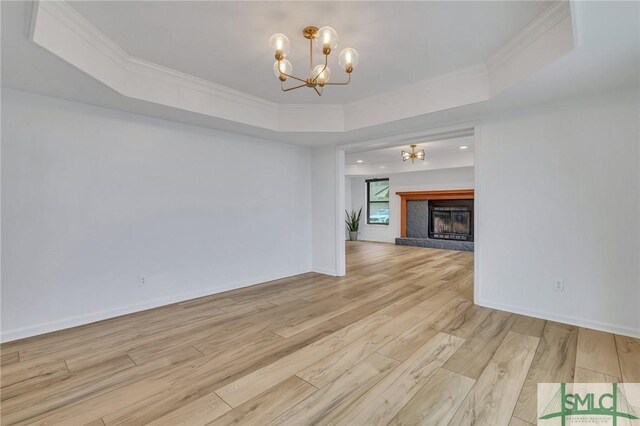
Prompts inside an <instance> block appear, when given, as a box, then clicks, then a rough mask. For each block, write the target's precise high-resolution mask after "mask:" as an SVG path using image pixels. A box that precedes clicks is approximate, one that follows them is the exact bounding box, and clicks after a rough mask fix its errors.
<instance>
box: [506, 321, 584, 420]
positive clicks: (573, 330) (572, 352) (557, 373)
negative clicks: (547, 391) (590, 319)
mask: <svg viewBox="0 0 640 426" xmlns="http://www.w3.org/2000/svg"><path fill="white" fill-rule="evenodd" d="M577 341H578V328H577V327H574V326H570V325H562V324H558V323H554V322H547V324H546V325H545V328H544V330H543V332H542V337H541V339H540V344H539V345H538V348H537V350H536V354H535V357H534V359H533V362H532V363H531V368H530V369H529V372H528V374H527V379H526V381H525V383H524V386H523V387H522V391H521V392H520V396H519V398H518V403H517V404H516V408H515V410H514V412H513V415H514V416H516V417H518V418H519V419H522V420H525V421H527V422H529V423H533V424H536V423H537V422H538V420H537V416H536V413H537V409H538V405H537V397H538V396H537V395H538V383H568V382H572V381H573V378H574V367H575V363H576V346H577Z"/></svg>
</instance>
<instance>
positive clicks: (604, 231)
mask: <svg viewBox="0 0 640 426" xmlns="http://www.w3.org/2000/svg"><path fill="white" fill-rule="evenodd" d="M638 105H639V102H638V90H637V88H636V89H632V90H627V92H626V93H610V94H601V95H598V96H591V97H587V98H582V99H574V100H570V101H565V102H564V103H558V104H553V105H545V106H540V107H537V108H530V109H527V110H523V111H517V112H514V113H512V114H508V115H501V116H495V117H490V118H487V119H485V120H483V121H482V124H481V126H480V144H479V146H476V151H477V155H478V156H477V160H476V168H477V181H476V184H477V189H478V192H477V193H476V197H477V201H478V203H477V205H476V206H477V207H478V208H479V210H478V211H477V213H478V216H477V219H478V221H477V222H476V237H477V241H478V242H479V246H478V245H477V246H476V248H477V249H478V250H477V252H476V253H477V256H478V257H477V258H476V261H477V263H476V267H477V268H478V275H477V277H478V278H479V279H480V280H479V281H480V283H479V285H480V288H481V292H480V294H477V295H476V297H477V301H478V302H479V303H480V304H482V305H485V306H492V307H496V308H498V309H504V310H508V311H513V312H520V313H524V314H529V315H533V316H538V317H541V318H547V319H553V320H558V321H563V322H568V323H573V324H579V325H583V326H587V327H592V328H597V329H603V330H608V331H614V332H618V333H622V334H628V335H635V336H640V308H639V306H640V271H639V267H640V266H639V265H640V201H639V190H640V152H639V145H640V132H639V129H638V125H639V124H638V123H639V112H640V111H639V107H638ZM556 279H563V280H564V285H565V291H564V292H556V291H554V290H553V283H554V280H556Z"/></svg>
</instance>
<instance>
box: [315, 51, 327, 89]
mask: <svg viewBox="0 0 640 426" xmlns="http://www.w3.org/2000/svg"><path fill="white" fill-rule="evenodd" d="M328 61H329V55H324V67H322V71H320V72H319V73H318V75H316V76H315V77H314V78H313V79H314V80H317V79H318V77H320V75H321V74H322V73H323V72H324V70H326V69H327V62H328ZM325 84H327V83H325Z"/></svg>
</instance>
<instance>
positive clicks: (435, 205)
mask: <svg viewBox="0 0 640 426" xmlns="http://www.w3.org/2000/svg"><path fill="white" fill-rule="evenodd" d="M396 194H397V195H399V196H400V238H396V244H399V245H408V246H418V247H428V248H439V249H446V250H465V251H473V250H474V242H473V241H474V238H473V226H474V225H473V198H474V194H473V189H454V190H443V191H412V192H397V193H396Z"/></svg>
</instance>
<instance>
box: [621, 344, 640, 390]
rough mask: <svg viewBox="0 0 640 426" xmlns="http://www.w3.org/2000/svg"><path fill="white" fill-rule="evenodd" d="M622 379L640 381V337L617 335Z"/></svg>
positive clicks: (630, 381)
mask: <svg viewBox="0 0 640 426" xmlns="http://www.w3.org/2000/svg"><path fill="white" fill-rule="evenodd" d="M615 340H616V348H617V350H618V359H619V360H620V370H621V373H622V380H624V381H625V382H627V383H640V339H634V338H633V337H626V336H620V335H616V336H615Z"/></svg>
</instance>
